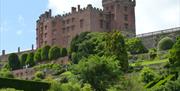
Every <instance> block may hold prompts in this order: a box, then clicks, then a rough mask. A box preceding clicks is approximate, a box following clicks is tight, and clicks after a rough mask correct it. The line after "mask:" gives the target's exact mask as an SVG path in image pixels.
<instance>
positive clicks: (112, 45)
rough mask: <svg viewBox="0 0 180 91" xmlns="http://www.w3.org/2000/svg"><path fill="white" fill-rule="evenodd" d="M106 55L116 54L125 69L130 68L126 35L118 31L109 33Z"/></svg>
mask: <svg viewBox="0 0 180 91" xmlns="http://www.w3.org/2000/svg"><path fill="white" fill-rule="evenodd" d="M106 38H107V39H106V41H107V42H106V49H107V54H106V55H115V56H117V59H118V60H119V64H120V66H121V69H122V70H123V71H127V70H128V65H129V64H128V54H127V51H126V45H125V41H124V37H123V36H122V34H121V33H120V32H118V31H115V32H112V33H109V34H107V37H106Z"/></svg>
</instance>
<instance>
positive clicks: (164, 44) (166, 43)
mask: <svg viewBox="0 0 180 91" xmlns="http://www.w3.org/2000/svg"><path fill="white" fill-rule="evenodd" d="M173 44H174V42H173V40H172V39H171V38H169V37H164V38H162V39H161V40H160V41H159V42H158V46H157V48H158V50H159V51H162V50H167V49H171V48H172V46H173Z"/></svg>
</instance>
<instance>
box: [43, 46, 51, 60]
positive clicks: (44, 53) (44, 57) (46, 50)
mask: <svg viewBox="0 0 180 91" xmlns="http://www.w3.org/2000/svg"><path fill="white" fill-rule="evenodd" d="M50 48H51V47H50V46H48V45H46V46H44V47H43V48H42V50H41V59H42V60H48V59H49V57H48V55H49V49H50Z"/></svg>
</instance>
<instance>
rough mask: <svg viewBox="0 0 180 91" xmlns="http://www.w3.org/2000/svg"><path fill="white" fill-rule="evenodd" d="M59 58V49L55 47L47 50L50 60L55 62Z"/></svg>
mask: <svg viewBox="0 0 180 91" xmlns="http://www.w3.org/2000/svg"><path fill="white" fill-rule="evenodd" d="M60 56H61V54H60V48H59V47H57V46H54V47H51V49H50V50H49V59H50V60H56V59H58V58H59V57H60Z"/></svg>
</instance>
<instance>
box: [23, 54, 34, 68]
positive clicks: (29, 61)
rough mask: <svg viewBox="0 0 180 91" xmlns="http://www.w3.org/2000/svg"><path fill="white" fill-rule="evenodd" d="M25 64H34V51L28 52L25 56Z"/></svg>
mask: <svg viewBox="0 0 180 91" xmlns="http://www.w3.org/2000/svg"><path fill="white" fill-rule="evenodd" d="M25 64H26V65H29V66H30V67H32V66H34V65H35V62H34V53H33V52H31V53H29V54H28V56H27V60H26V63H25Z"/></svg>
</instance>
